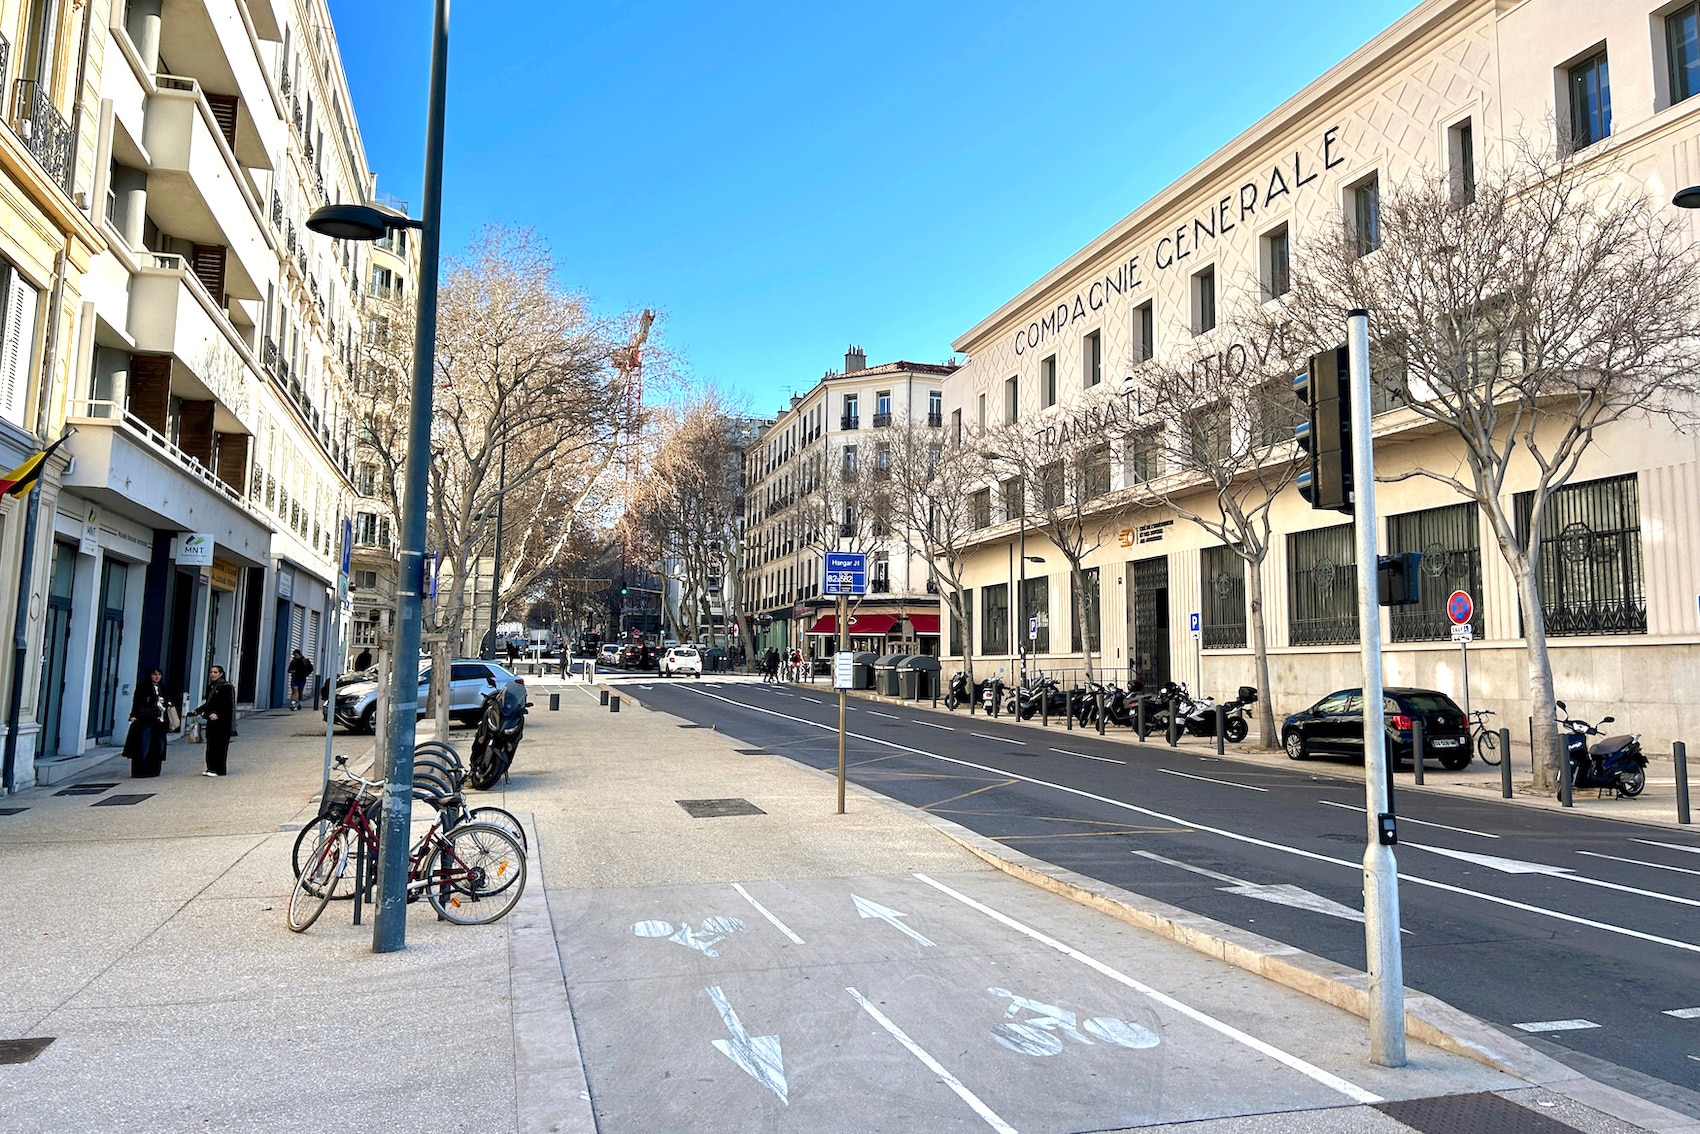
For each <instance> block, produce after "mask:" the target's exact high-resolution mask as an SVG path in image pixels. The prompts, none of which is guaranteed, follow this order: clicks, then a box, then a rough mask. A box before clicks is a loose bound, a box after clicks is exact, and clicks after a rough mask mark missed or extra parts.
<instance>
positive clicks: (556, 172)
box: [330, 0, 1411, 412]
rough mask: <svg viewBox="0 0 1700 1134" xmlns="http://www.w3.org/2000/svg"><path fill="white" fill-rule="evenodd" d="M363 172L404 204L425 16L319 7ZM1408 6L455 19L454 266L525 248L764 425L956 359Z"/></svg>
mask: <svg viewBox="0 0 1700 1134" xmlns="http://www.w3.org/2000/svg"><path fill="white" fill-rule="evenodd" d="M330 7H331V11H332V17H333V19H334V20H335V21H336V24H337V34H338V38H339V40H340V43H341V47H342V54H343V60H344V64H345V66H346V68H347V70H348V75H349V83H350V86H351V87H352V89H353V94H354V102H355V111H356V113H357V114H358V115H359V118H360V125H361V132H362V135H363V137H364V140H365V144H366V152H367V157H368V160H369V161H370V162H371V164H372V168H373V169H374V170H376V171H377V173H378V175H379V185H380V187H381V188H385V189H387V190H389V191H390V192H391V193H394V194H395V195H396V196H399V197H402V198H404V199H406V200H409V201H412V202H415V203H417V201H418V199H419V188H418V187H419V181H420V175H421V166H422V160H423V158H422V150H423V144H424V111H425V87H426V82H427V79H428V71H429V47H430V23H431V4H430V2H429V0H384V2H382V3H376V2H374V0H330ZM1410 7H1411V3H1410V2H1409V0H1352V2H1346V0H1334V2H1331V3H1330V2H1324V0H1284V2H1280V3H1276V2H1272V0H1261V2H1255V3H1253V2H1246V0H1218V2H1216V3H1212V4H1208V5H1206V4H1193V3H1175V2H1167V3H1152V2H1150V0H1121V2H1114V0H1079V2H1069V3H1057V2H1054V0H1053V2H1052V3H1047V4H1033V3H1021V2H1016V0H975V2H972V3H970V2H967V0H949V2H946V0H940V2H937V3H925V2H922V3H915V2H913V0H911V2H909V3H895V2H892V0H862V2H859V3H854V4H851V3H834V4H806V3H796V2H795V0H791V2H789V3H783V4H781V3H740V2H737V0H720V2H718V3H693V2H688V0H652V2H651V3H647V4H634V3H629V2H626V0H604V2H602V3H596V4H590V3H562V2H560V0H500V2H490V0H483V2H473V3H468V2H465V0H462V2H461V3H459V4H455V5H454V7H453V24H452V27H451V43H450V78H449V92H450V93H449V121H448V141H447V151H448V152H447V167H448V170H447V178H446V181H445V190H444V211H445V230H446V231H445V245H444V247H445V250H450V249H457V248H459V247H461V246H463V245H464V243H465V241H466V239H467V237H468V236H469V235H470V234H471V233H472V232H473V231H474V230H475V229H477V228H478V227H479V226H481V225H483V224H485V223H488V222H492V221H496V222H502V223H508V224H516V225H529V226H532V227H534V228H536V229H538V230H539V231H540V232H542V233H543V234H544V235H545V236H546V237H547V238H548V240H549V243H550V245H551V247H552V248H553V250H554V252H555V255H556V257H557V259H558V261H559V262H560V264H561V268H562V282H563V283H564V284H566V285H568V286H570V287H573V288H575V289H579V290H583V291H585V292H587V293H589V294H590V295H591V297H592V298H593V300H594V301H595V303H596V304H597V305H598V306H599V307H601V308H604V309H610V310H618V309H624V308H635V307H645V306H648V307H654V308H656V309H657V310H659V311H660V312H662V314H663V320H664V323H663V326H664V333H665V336H666V342H667V343H668V345H669V346H670V348H671V349H672V350H673V351H675V352H676V353H677V354H678V355H679V356H680V357H681V358H682V360H683V363H684V365H685V366H686V367H688V369H689V370H690V372H691V373H692V374H694V375H695V376H697V377H699V378H702V379H705V380H712V381H715V382H718V383H720V384H722V385H724V386H726V387H728V388H730V389H733V390H737V391H741V392H742V393H744V394H745V395H747V396H748V398H749V400H750V405H751V408H753V409H756V410H758V411H761V412H772V411H773V409H774V408H775V407H776V406H777V405H778V404H779V402H780V400H781V399H782V398H783V397H784V395H785V394H786V393H787V392H788V391H789V390H792V389H796V390H802V389H806V388H807V387H808V386H810V385H812V384H813V383H814V382H815V380H817V379H818V378H819V377H820V375H821V372H822V371H824V370H826V369H827V368H829V367H831V368H835V369H836V368H838V367H840V366H842V364H843V356H844V348H845V346H846V345H848V344H849V343H858V344H860V345H862V346H864V347H866V349H867V352H868V359H869V362H870V363H877V362H882V361H890V360H893V359H896V358H907V359H911V360H915V361H923V362H937V361H942V360H944V359H945V358H947V357H949V356H950V353H951V348H950V344H951V341H952V340H953V339H954V338H956V336H958V335H960V334H961V333H962V332H964V331H966V330H967V329H968V328H969V327H971V326H973V325H974V324H975V323H976V322H978V321H979V320H980V319H981V318H983V317H984V316H985V315H987V314H989V313H990V312H991V311H992V310H994V309H995V308H996V307H997V306H998V305H999V304H1001V303H1002V302H1004V301H1005V300H1007V299H1008V298H1010V297H1011V296H1013V295H1014V294H1015V293H1016V292H1018V291H1019V290H1021V289H1022V288H1023V287H1025V286H1026V285H1028V284H1029V283H1031V282H1033V280H1035V279H1037V278H1038V277H1039V276H1040V275H1042V274H1043V273H1044V272H1046V271H1047V270H1049V269H1050V268H1051V267H1053V266H1054V265H1055V264H1057V263H1058V262H1059V261H1061V260H1062V259H1063V258H1065V257H1066V256H1068V255H1069V254H1070V253H1072V252H1074V251H1075V250H1076V249H1078V248H1079V247H1081V246H1082V245H1083V244H1085V243H1086V242H1087V241H1088V240H1090V239H1091V238H1092V237H1094V236H1096V235H1097V234H1098V233H1100V232H1102V231H1104V230H1105V229H1106V228H1108V227H1109V226H1110V225H1111V224H1113V223H1115V222H1116V221H1117V220H1119V219H1120V218H1121V217H1123V216H1125V215H1126V214H1127V213H1129V212H1131V211H1132V210H1133V209H1134V208H1136V207H1137V206H1138V205H1139V204H1140V203H1141V202H1142V201H1144V200H1145V199H1146V198H1147V197H1149V196H1151V195H1152V194H1153V193H1154V192H1156V191H1157V190H1159V189H1161V188H1162V187H1163V186H1164V185H1167V184H1168V183H1169V182H1171V181H1173V180H1174V179H1175V178H1176V177H1178V176H1180V175H1181V174H1182V173H1184V172H1185V171H1186V170H1187V169H1189V168H1191V167H1192V166H1193V165H1195V164H1196V163H1197V162H1199V161H1200V160H1202V159H1203V158H1204V157H1206V156H1208V155H1209V154H1210V153H1211V152H1212V151H1214V150H1215V149H1217V148H1218V147H1220V146H1221V145H1223V144H1224V143H1226V142H1227V141H1228V140H1229V139H1231V138H1232V137H1234V136H1235V135H1236V134H1238V133H1239V132H1240V131H1241V130H1243V129H1245V128H1246V127H1247V126H1249V125H1251V124H1252V123H1253V122H1255V121H1256V120H1257V119H1258V118H1260V117H1261V116H1262V115H1264V114H1265V113H1267V112H1268V111H1269V110H1270V109H1272V108H1273V107H1275V106H1276V105H1278V104H1279V103H1280V102H1281V101H1282V100H1283V99H1285V98H1286V97H1288V96H1289V95H1291V94H1292V93H1294V92H1295V91H1297V90H1299V89H1300V88H1301V87H1303V86H1304V85H1305V84H1306V83H1308V82H1310V81H1311V80H1312V79H1314V78H1316V77H1317V76H1318V75H1320V74H1321V73H1322V72H1323V71H1325V70H1326V69H1327V68H1329V67H1330V66H1332V65H1333V64H1335V63H1337V62H1339V61H1340V60H1341V59H1343V58H1344V57H1345V56H1346V55H1348V54H1350V53H1351V52H1352V51H1353V50H1355V49H1356V48H1358V47H1360V46H1362V45H1363V44H1364V43H1365V42H1367V41H1368V40H1369V39H1370V38H1372V37H1373V36H1374V35H1375V34H1376V33H1377V32H1379V31H1381V30H1382V29H1384V28H1386V27H1387V26H1388V25H1389V24H1391V23H1392V22H1393V21H1394V20H1395V19H1397V18H1398V17H1399V16H1400V15H1401V14H1403V13H1404V12H1405V11H1407V10H1408V9H1409V8H1410Z"/></svg>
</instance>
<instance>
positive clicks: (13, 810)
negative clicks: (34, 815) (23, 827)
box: [0, 807, 29, 815]
mask: <svg viewBox="0 0 1700 1134" xmlns="http://www.w3.org/2000/svg"><path fill="white" fill-rule="evenodd" d="M28 810H29V808H27V807H0V815H22V814H23V813H24V812H26V811H28Z"/></svg>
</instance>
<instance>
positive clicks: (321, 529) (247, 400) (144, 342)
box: [0, 0, 377, 784]
mask: <svg viewBox="0 0 1700 1134" xmlns="http://www.w3.org/2000/svg"><path fill="white" fill-rule="evenodd" d="M0 35H3V36H5V43H3V44H0V66H6V67H8V68H9V70H8V72H7V79H8V83H7V91H8V94H9V96H12V95H14V94H15V97H9V100H8V103H7V105H8V106H9V107H15V108H16V111H17V112H16V113H14V114H13V115H11V116H10V117H9V118H8V120H7V123H6V127H5V128H4V129H0V175H3V176H4V177H5V178H6V181H7V184H8V188H17V189H21V190H22V193H8V194H4V195H0V208H14V207H15V206H14V204H13V202H22V201H27V202H29V204H30V206H31V207H32V209H33V211H30V210H25V211H24V212H21V213H20V212H14V213H12V214H8V215H6V216H5V217H4V218H3V220H4V223H0V256H3V257H4V258H5V260H6V261H7V263H6V265H5V267H4V272H3V274H4V277H5V281H6V291H5V302H6V311H7V315H8V317H7V318H6V320H5V335H6V340H5V343H6V350H5V352H4V354H3V355H0V357H3V358H4V359H5V360H6V367H7V369H6V377H7V383H6V384H5V385H4V388H5V389H6V390H7V391H9V396H10V398H11V401H9V402H8V404H7V406H5V407H0V416H3V417H4V421H3V422H0V460H9V459H11V457H10V456H9V454H10V453H12V452H20V453H21V452H23V451H27V450H29V449H32V448H38V447H39V446H40V443H41V442H43V441H50V440H52V439H55V438H57V437H59V436H60V435H61V434H62V433H65V432H69V433H70V438H69V440H68V441H67V443H66V444H65V445H64V446H63V447H62V448H61V449H60V451H59V453H58V454H56V457H55V460H54V461H53V462H52V465H51V467H50V468H49V471H48V474H47V476H46V478H45V480H44V484H43V492H42V499H41V504H40V513H39V521H40V522H39V528H40V530H39V533H38V536H37V540H36V544H35V555H34V557H33V558H34V561H33V562H32V563H30V564H27V565H23V566H21V567H20V566H19V565H18V562H17V557H18V555H19V551H20V546H21V544H20V540H19V536H18V532H19V529H20V528H21V527H22V525H21V524H20V522H19V521H20V519H21V518H22V517H23V516H24V511H23V503H24V502H22V501H17V500H10V501H7V502H6V507H5V511H4V515H3V521H0V522H3V524H4V535H3V537H0V561H4V562H7V564H8V566H10V567H13V568H14V569H20V570H23V569H27V570H28V571H30V573H31V577H32V578H33V580H34V585H33V595H34V596H36V597H37V598H39V603H38V602H34V601H32V604H31V609H30V611H29V620H28V625H29V641H30V652H29V656H28V660H27V665H28V667H29V668H28V672H27V678H28V679H27V680H26V682H25V698H24V709H23V713H22V719H21V721H20V728H19V749H20V757H19V766H18V768H17V769H16V771H17V776H16V782H17V783H20V784H27V783H29V782H31V780H33V779H35V778H40V779H42V780H43V781H45V782H51V781H52V780H55V779H58V778H63V777H64V776H67V775H71V774H74V773H75V771H76V770H77V768H79V767H80V766H81V764H82V763H83V762H85V757H84V754H85V753H89V752H91V751H92V750H95V749H99V748H101V747H103V746H106V745H109V744H118V743H122V739H123V733H124V728H125V721H126V719H127V716H128V708H129V701H130V697H131V695H132V692H133V690H134V687H135V684H136V682H137V679H138V675H139V674H142V673H144V672H145V671H146V670H148V669H149V668H152V667H153V666H154V665H158V666H159V667H160V668H161V669H163V670H164V672H165V675H166V676H165V686H166V688H167V690H168V691H170V692H171V693H173V694H174V695H177V696H182V697H185V698H189V699H192V700H190V703H191V704H192V703H193V702H194V700H198V699H199V694H200V692H201V691H202V690H203V689H204V688H205V684H206V680H207V671H208V668H209V666H211V665H214V664H217V665H221V666H223V667H225V669H226V671H227V672H228V674H229V675H230V678H231V680H232V681H233V682H234V683H235V685H236V689H237V700H238V702H239V703H241V704H243V705H249V706H255V707H260V708H264V707H268V706H270V705H274V704H277V703H278V702H279V701H281V700H282V699H283V697H284V693H285V681H286V676H285V666H286V665H287V663H288V660H289V657H290V653H291V651H292V650H293V649H297V648H299V649H301V650H302V651H303V652H304V653H306V654H307V655H308V656H309V657H311V658H312V659H313V660H314V663H315V666H316V668H317V669H318V670H319V671H320V672H321V673H322V672H324V671H325V670H327V669H334V668H336V667H337V663H338V661H339V660H340V659H338V658H336V657H335V656H334V648H333V643H332V642H331V641H330V639H331V637H332V635H331V627H332V624H333V614H334V607H335V598H334V596H335V582H336V579H337V571H338V560H339V553H340V545H341V542H342V539H343V529H344V527H345V525H346V524H347V523H348V522H349V519H350V516H351V508H350V503H351V500H352V498H353V495H354V484H353V482H352V477H353V473H354V451H353V436H352V418H351V414H350V373H351V369H352V367H353V366H354V363H355V360H356V350H355V348H356V345H357V344H358V342H359V341H360V336H361V334H362V327H363V324H364V320H365V316H364V314H363V306H364V304H365V303H366V302H367V293H368V291H369V286H368V285H367V283H366V281H367V279H368V278H369V276H368V270H369V266H370V260H371V258H372V256H373V255H375V254H377V253H373V252H372V251H371V250H370V249H367V248H364V247H362V246H360V245H356V244H352V243H341V242H336V241H331V240H328V239H325V238H322V237H319V236H316V235H313V234H311V233H309V232H308V231H307V230H306V228H305V225H304V222H305V220H306V218H307V216H308V215H309V214H310V213H311V212H312V211H313V210H314V209H315V208H317V207H318V206H320V205H322V204H325V203H329V202H337V201H349V200H365V199H368V198H369V197H370V196H371V195H372V193H373V191H374V188H375V186H374V183H373V175H372V174H371V172H370V171H369V170H368V168H367V164H366V159H365V153H364V151H363V149H362V147H361V142H360V134H359V128H358V124H357V123H356V121H355V118H354V112H353V107H352V103H351V101H350V98H349V93H348V88H347V83H346V80H345V77H344V75H343V71H342V66H341V61H340V58H339V56H338V53H337V45H336V40H335V36H334V33H333V31H332V25H331V20H330V13H329V11H328V9H327V7H326V5H325V3H324V0H184V2H181V3H178V2H171V3H166V2H164V0H82V2H74V0H25V2H24V3H22V4H21V6H20V5H19V4H17V3H13V4H0ZM12 45H20V46H12ZM14 80H15V81H14ZM6 556H10V557H11V558H10V559H9V560H7V559H5V557H6ZM0 601H6V600H0ZM8 606H9V602H8Z"/></svg>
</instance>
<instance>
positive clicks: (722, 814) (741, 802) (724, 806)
mask: <svg viewBox="0 0 1700 1134" xmlns="http://www.w3.org/2000/svg"><path fill="white" fill-rule="evenodd" d="M675 802H676V803H678V805H679V806H680V807H683V808H684V809H685V812H686V813H687V814H689V815H690V817H691V818H692V819H725V818H727V817H728V816H732V815H766V814H767V812H765V811H763V810H762V809H761V808H759V807H757V806H756V805H755V804H753V803H751V802H750V801H749V800H747V799H680V800H676V801H675Z"/></svg>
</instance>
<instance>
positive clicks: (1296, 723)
mask: <svg viewBox="0 0 1700 1134" xmlns="http://www.w3.org/2000/svg"><path fill="white" fill-rule="evenodd" d="M1383 692H1384V693H1385V694H1386V699H1385V704H1386V709H1385V712H1386V727H1387V751H1388V752H1389V753H1390V754H1391V755H1392V757H1393V760H1394V762H1395V763H1396V764H1403V763H1407V762H1408V761H1409V760H1410V759H1411V745H1412V736H1411V732H1412V728H1411V726H1412V725H1413V724H1414V723H1415V720H1416V718H1418V717H1421V718H1422V722H1423V756H1424V758H1425V759H1434V760H1439V761H1440V766H1441V767H1443V768H1445V769H1446V770H1447V771H1451V772H1456V771H1457V770H1458V769H1460V768H1462V767H1464V766H1465V765H1466V764H1468V763H1469V762H1470V756H1471V753H1470V730H1469V728H1468V727H1467V722H1466V721H1465V720H1464V710H1462V709H1460V708H1459V707H1458V705H1457V704H1456V703H1455V702H1454V701H1453V700H1452V698H1450V697H1448V696H1447V695H1446V694H1444V693H1439V692H1436V691H1435V690H1433V689H1404V688H1394V689H1386V690H1383ZM1363 693H1364V691H1363V690H1362V689H1341V690H1339V691H1338V692H1335V693H1330V694H1329V695H1328V696H1326V697H1324V698H1323V699H1322V700H1320V701H1318V702H1317V703H1316V704H1314V705H1312V706H1311V707H1310V708H1308V709H1305V710H1304V711H1303V712H1298V713H1294V714H1293V715H1292V716H1290V717H1288V718H1287V719H1286V720H1285V721H1283V722H1281V747H1283V748H1285V749H1286V750H1287V755H1288V756H1289V757H1291V758H1292V759H1294V760H1303V759H1305V758H1307V757H1309V756H1322V755H1329V756H1355V757H1357V758H1358V759H1360V760H1362V759H1363V756H1364V696H1363Z"/></svg>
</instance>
